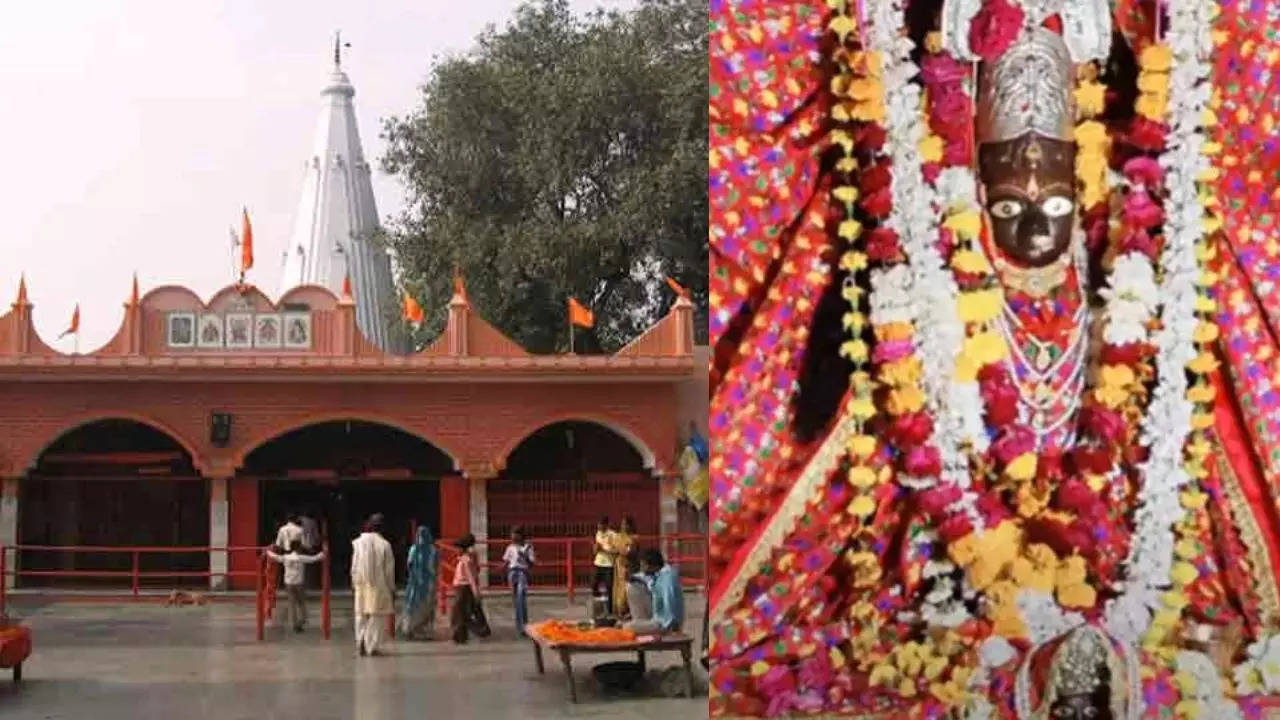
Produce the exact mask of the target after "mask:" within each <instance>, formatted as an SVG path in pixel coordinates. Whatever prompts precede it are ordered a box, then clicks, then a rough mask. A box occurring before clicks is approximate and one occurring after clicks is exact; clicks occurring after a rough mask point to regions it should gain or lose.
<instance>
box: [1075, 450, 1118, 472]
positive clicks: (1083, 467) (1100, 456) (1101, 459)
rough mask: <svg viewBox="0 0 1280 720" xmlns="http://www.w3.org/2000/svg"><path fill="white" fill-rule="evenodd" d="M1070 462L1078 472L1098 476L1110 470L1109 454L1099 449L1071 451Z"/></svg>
mask: <svg viewBox="0 0 1280 720" xmlns="http://www.w3.org/2000/svg"><path fill="white" fill-rule="evenodd" d="M1071 460H1072V462H1074V463H1075V466H1076V469H1077V470H1079V471H1080V472H1091V473H1096V474H1098V475H1103V474H1106V473H1107V472H1109V471H1110V470H1111V465H1112V461H1111V453H1110V452H1109V451H1107V450H1104V449H1101V448H1086V447H1078V448H1076V449H1074V450H1072V451H1071Z"/></svg>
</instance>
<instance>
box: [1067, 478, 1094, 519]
mask: <svg viewBox="0 0 1280 720" xmlns="http://www.w3.org/2000/svg"><path fill="white" fill-rule="evenodd" d="M1097 500H1098V498H1097V496H1096V495H1094V493H1093V491H1092V490H1090V489H1089V486H1088V485H1085V484H1084V483H1082V482H1080V481H1079V480H1076V479H1074V478H1073V479H1071V480H1068V481H1066V482H1064V483H1062V484H1061V485H1059V486H1058V504H1059V505H1060V506H1062V507H1063V508H1065V509H1067V510H1074V511H1075V512H1077V513H1081V514H1083V513H1085V512H1086V511H1088V510H1089V509H1091V508H1093V506H1094V504H1095V503H1096V502H1097Z"/></svg>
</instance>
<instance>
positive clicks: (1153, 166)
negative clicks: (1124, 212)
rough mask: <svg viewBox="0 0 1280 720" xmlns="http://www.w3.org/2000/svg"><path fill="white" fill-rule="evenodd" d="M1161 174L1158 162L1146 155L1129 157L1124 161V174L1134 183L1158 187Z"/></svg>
mask: <svg viewBox="0 0 1280 720" xmlns="http://www.w3.org/2000/svg"><path fill="white" fill-rule="evenodd" d="M1163 175H1164V173H1163V172H1162V171H1161V170H1160V164H1159V163H1157V162H1156V161H1155V160H1153V159H1151V158H1149V157H1147V156H1146V155H1138V156H1136V157H1131V158H1129V159H1128V160H1126V161H1125V163H1124V176H1125V177H1127V178H1129V182H1131V183H1134V184H1142V185H1146V186H1147V187H1152V188H1154V187H1159V186H1160V180H1161V178H1162V177H1163Z"/></svg>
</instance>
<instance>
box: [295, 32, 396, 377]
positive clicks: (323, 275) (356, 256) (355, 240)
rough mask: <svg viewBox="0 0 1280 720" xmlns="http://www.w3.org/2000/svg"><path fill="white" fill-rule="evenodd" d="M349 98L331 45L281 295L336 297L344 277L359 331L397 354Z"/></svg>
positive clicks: (351, 91)
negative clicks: (309, 292)
mask: <svg viewBox="0 0 1280 720" xmlns="http://www.w3.org/2000/svg"><path fill="white" fill-rule="evenodd" d="M355 92H356V91H355V88H354V87H352V85H351V80H350V79H349V78H348V77H347V74H346V73H345V72H343V70H342V67H341V58H340V56H339V55H338V52H337V50H336V46H335V53H334V65H333V71H332V73H330V75H329V79H328V82H327V83H326V84H325V86H324V89H323V90H322V91H321V93H320V96H321V97H322V98H323V104H322V107H321V110H320V119H319V122H318V124H317V126H316V134H315V141H314V144H313V146H312V152H311V156H310V157H309V158H308V159H307V161H306V166H305V177H304V181H303V185H302V196H301V199H300V200H299V202H298V210H297V214H296V215H295V218H294V228H293V234H292V235H291V236H290V238H289V242H288V244H287V245H286V246H285V254H284V272H283V276H282V278H281V283H280V295H281V296H283V295H285V294H286V293H288V291H289V290H291V289H293V288H295V287H299V286H304V285H319V286H321V287H325V288H328V289H329V290H330V291H332V292H333V293H334V294H340V293H342V290H343V283H344V281H345V280H346V279H347V278H348V277H350V282H351V290H352V298H353V299H354V300H355V304H356V322H357V324H358V325H359V326H360V329H361V331H362V332H363V333H364V335H365V336H366V337H368V338H369V339H370V340H371V341H372V342H373V343H374V344H376V345H377V346H378V347H380V348H382V349H384V350H386V351H388V352H392V353H399V352H404V351H405V348H404V347H402V346H403V340H402V339H401V338H400V336H399V334H398V333H395V332H393V331H392V328H391V324H392V322H394V320H393V319H394V317H395V313H394V311H393V309H392V308H393V307H394V305H395V286H394V283H393V280H392V276H391V261H390V258H389V257H388V256H387V253H386V251H385V250H383V249H382V248H381V247H378V246H377V245H375V244H373V243H372V242H371V241H370V237H369V236H370V234H371V233H372V232H373V231H375V230H376V229H377V228H378V209H377V206H376V205H375V203H374V199H373V185H372V183H371V181H370V167H369V163H368V162H367V161H366V160H365V157H364V150H363V148H362V147H361V144H360V132H359V130H358V129H357V127H356V114H355V106H354V105H353V104H352V97H353V96H354V95H355Z"/></svg>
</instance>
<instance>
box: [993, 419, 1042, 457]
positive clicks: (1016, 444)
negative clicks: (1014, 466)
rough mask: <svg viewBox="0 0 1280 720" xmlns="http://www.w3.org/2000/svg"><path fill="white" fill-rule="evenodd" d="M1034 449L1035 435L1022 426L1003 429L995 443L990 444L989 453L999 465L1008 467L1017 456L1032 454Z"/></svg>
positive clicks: (1010, 426)
mask: <svg viewBox="0 0 1280 720" xmlns="http://www.w3.org/2000/svg"><path fill="white" fill-rule="evenodd" d="M1035 449H1036V436H1035V434H1034V433H1032V432H1031V431H1030V430H1028V429H1027V428H1025V427H1023V426H1022V425H1009V426H1007V427H1005V429H1004V431H1003V432H1001V433H1000V436H999V437H998V438H996V441H995V442H994V443H991V452H992V453H993V454H994V455H995V456H996V459H997V460H999V461H1000V464H1001V465H1008V464H1009V463H1011V462H1013V461H1014V459H1015V458H1017V457H1018V456H1019V455H1023V454H1026V453H1029V452H1034V451H1035Z"/></svg>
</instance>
